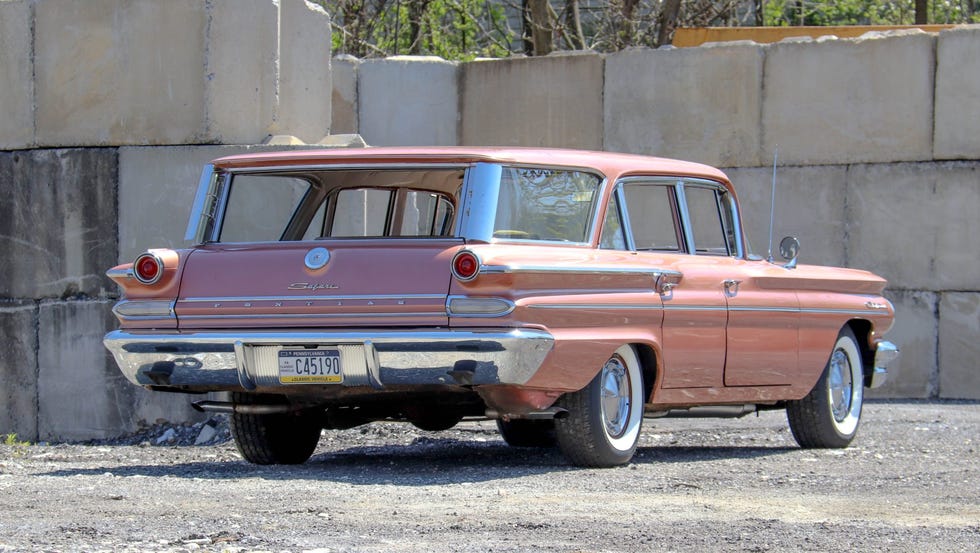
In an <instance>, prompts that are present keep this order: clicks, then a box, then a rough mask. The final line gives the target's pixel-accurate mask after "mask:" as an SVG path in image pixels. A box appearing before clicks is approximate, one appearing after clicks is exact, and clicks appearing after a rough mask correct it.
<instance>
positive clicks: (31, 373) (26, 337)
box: [0, 300, 38, 441]
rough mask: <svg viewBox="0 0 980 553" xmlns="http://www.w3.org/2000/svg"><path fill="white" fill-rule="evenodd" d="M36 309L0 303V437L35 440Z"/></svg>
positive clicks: (25, 304)
mask: <svg viewBox="0 0 980 553" xmlns="http://www.w3.org/2000/svg"><path fill="white" fill-rule="evenodd" d="M36 326H37V306H36V305H35V303H34V302H33V301H8V300H4V301H0V336H3V339H4V343H3V347H2V348H0V436H4V435H7V434H11V433H13V434H16V435H17V436H18V438H20V439H21V440H28V441H35V440H37V346H38V344H37V334H36V331H35V328H36Z"/></svg>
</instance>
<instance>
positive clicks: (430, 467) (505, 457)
mask: <svg viewBox="0 0 980 553" xmlns="http://www.w3.org/2000/svg"><path fill="white" fill-rule="evenodd" d="M796 450H797V449H796V448H792V447H779V446H777V447H757V446H707V447H694V446H676V445H671V446H663V447H640V448H638V449H637V451H636V455H635V456H634V458H633V461H632V463H633V464H637V465H643V464H658V463H682V462H683V463H690V462H695V463H696V462H711V461H717V460H725V459H749V458H763V457H770V456H775V455H782V454H785V453H788V452H790V451H796ZM583 470H601V469H583V468H580V467H576V466H573V465H571V464H569V462H568V461H567V460H566V459H565V458H564V457H563V456H562V454H561V452H560V451H559V450H558V449H557V448H545V449H538V448H515V447H509V446H507V445H506V444H504V443H503V442H502V441H496V440H495V441H487V442H480V441H466V440H457V439H439V438H436V439H432V438H417V439H416V440H414V441H413V442H412V443H410V444H403V445H377V446H357V447H349V448H344V449H337V450H332V451H331V450H324V449H323V448H321V449H320V450H318V451H317V453H316V454H314V455H313V457H312V458H311V459H310V460H309V461H307V462H306V463H305V464H303V465H291V466H284V465H278V466H260V465H252V464H249V463H246V462H244V461H191V462H184V463H179V462H178V463H172V464H168V463H161V464H155V465H147V464H138V465H126V464H122V465H115V466H109V465H104V466H100V467H96V468H85V469H62V470H56V471H51V472H47V473H44V475H45V476H78V475H83V476H100V475H105V474H106V473H111V474H112V475H113V476H117V477H134V476H140V477H176V478H200V479H211V480H222V479H236V478H245V477H248V478H264V479H268V480H284V481H287V480H307V481H323V482H336V483H344V484H352V485H365V486H367V485H381V484H386V485H399V486H431V485H445V484H475V483H482V482H488V481H495V480H508V479H515V478H521V477H526V476H533V475H537V474H545V473H556V472H575V471H583ZM610 470H623V469H622V468H620V469H610Z"/></svg>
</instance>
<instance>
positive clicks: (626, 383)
mask: <svg viewBox="0 0 980 553" xmlns="http://www.w3.org/2000/svg"><path fill="white" fill-rule="evenodd" d="M601 378H602V398H601V401H600V403H601V405H602V420H603V422H604V423H605V425H606V433H607V434H609V436H611V437H613V438H618V437H620V436H621V435H622V434H623V432H624V431H625V430H626V423H627V422H628V421H629V415H630V379H629V375H628V374H626V366H625V365H624V364H623V361H622V360H621V359H620V358H619V357H618V356H616V357H613V358H612V359H610V360H609V361H606V364H605V366H603V367H602V377H601Z"/></svg>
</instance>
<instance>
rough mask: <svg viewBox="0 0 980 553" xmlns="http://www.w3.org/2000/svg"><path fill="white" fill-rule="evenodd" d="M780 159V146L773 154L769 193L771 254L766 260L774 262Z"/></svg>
mask: <svg viewBox="0 0 980 553" xmlns="http://www.w3.org/2000/svg"><path fill="white" fill-rule="evenodd" d="M777 159H779V147H778V146H777V147H776V150H775V151H774V152H773V154H772V191H771V192H770V194H769V198H770V203H769V254H768V256H767V257H766V261H768V262H769V263H772V262H773V258H772V226H773V221H774V220H775V218H776V160H777Z"/></svg>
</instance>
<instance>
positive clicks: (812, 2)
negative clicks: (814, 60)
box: [764, 0, 980, 27]
mask: <svg viewBox="0 0 980 553" xmlns="http://www.w3.org/2000/svg"><path fill="white" fill-rule="evenodd" d="M764 21H765V25H766V26H770V27H781V26H787V25H801V24H802V25H814V26H830V25H912V24H914V23H915V0H802V1H798V0H769V1H768V2H766V3H765V5H764ZM969 22H974V23H976V22H980V2H978V1H977V0H929V23H936V24H946V23H969Z"/></svg>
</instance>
